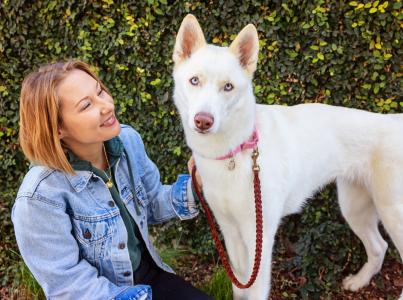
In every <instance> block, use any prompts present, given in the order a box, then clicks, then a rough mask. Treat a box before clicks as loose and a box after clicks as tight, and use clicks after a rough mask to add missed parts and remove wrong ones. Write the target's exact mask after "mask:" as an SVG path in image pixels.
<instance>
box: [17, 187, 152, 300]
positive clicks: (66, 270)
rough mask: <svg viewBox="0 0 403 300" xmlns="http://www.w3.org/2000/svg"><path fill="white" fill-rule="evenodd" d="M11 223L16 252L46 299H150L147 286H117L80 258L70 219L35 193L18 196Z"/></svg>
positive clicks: (62, 210) (50, 202) (62, 211)
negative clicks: (16, 245)
mask: <svg viewBox="0 0 403 300" xmlns="http://www.w3.org/2000/svg"><path fill="white" fill-rule="evenodd" d="M12 220H13V223H14V230H15V235H16V238H17V243H18V247H19V250H20V253H21V255H22V257H23V259H24V261H25V263H26V264H27V266H28V268H29V269H30V270H31V272H32V274H33V275H34V277H35V278H36V280H37V281H38V283H39V284H40V285H41V287H42V289H43V291H44V292H45V295H46V297H47V298H50V299H94V300H96V299H100V300H101V299H102V300H105V299H120V300H124V299H136V300H137V299H151V288H150V287H149V286H145V285H143V286H134V287H128V286H120V287H119V286H117V285H115V284H113V283H111V282H110V281H109V280H108V279H107V278H105V277H103V276H99V275H98V270H97V269H96V268H95V267H93V266H92V265H91V264H89V263H88V262H87V261H86V260H85V259H80V257H79V248H78V245H77V242H76V240H75V238H74V236H73V235H72V229H73V228H72V224H71V221H70V218H69V216H68V215H67V214H66V212H65V208H64V207H63V206H62V205H61V204H60V203H58V202H55V201H53V200H50V199H47V198H45V197H42V196H40V195H36V194H34V195H33V196H32V197H26V196H23V197H19V198H17V200H16V202H15V204H14V206H13V210H12ZM145 295H147V296H145ZM143 297H146V298H143Z"/></svg>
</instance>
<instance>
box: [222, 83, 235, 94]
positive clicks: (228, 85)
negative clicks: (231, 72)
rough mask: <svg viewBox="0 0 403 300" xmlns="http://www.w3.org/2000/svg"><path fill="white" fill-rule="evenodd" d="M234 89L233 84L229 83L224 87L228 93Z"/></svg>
mask: <svg viewBox="0 0 403 300" xmlns="http://www.w3.org/2000/svg"><path fill="white" fill-rule="evenodd" d="M233 88H234V86H233V85H232V83H229V82H227V83H226V84H225V85H224V91H226V92H229V91H232V90H233Z"/></svg>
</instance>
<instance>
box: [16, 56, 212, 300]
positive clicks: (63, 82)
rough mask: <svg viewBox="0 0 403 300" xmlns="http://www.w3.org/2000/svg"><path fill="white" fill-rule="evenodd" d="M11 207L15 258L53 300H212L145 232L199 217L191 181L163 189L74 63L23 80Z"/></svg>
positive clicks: (107, 100) (139, 145) (106, 96)
mask: <svg viewBox="0 0 403 300" xmlns="http://www.w3.org/2000/svg"><path fill="white" fill-rule="evenodd" d="M20 143H21V146H22V150H23V152H24V154H25V155H26V157H27V158H28V159H29V160H30V161H31V166H30V169H29V171H28V173H27V174H26V176H25V178H24V180H23V182H22V184H21V186H20V189H19V191H18V194H17V198H16V201H15V204H14V207H13V212H12V220H13V223H14V229H15V234H16V237H17V243H18V246H19V249H20V252H21V255H22V257H23V259H24V261H25V263H26V264H27V266H28V267H29V269H30V270H31V272H32V273H33V275H34V276H35V278H36V279H37V281H38V282H39V284H40V285H41V286H42V288H43V290H44V292H45V294H46V296H47V297H48V298H50V299H142V300H143V299H211V298H210V297H208V296H207V295H205V294H204V293H203V292H201V291H199V290H197V289H196V288H194V287H192V286H191V285H190V284H189V283H187V282H185V281H184V280H183V279H181V278H179V277H178V276H176V275H174V274H173V273H172V269H171V268H170V267H169V266H167V265H166V264H165V263H163V262H162V260H161V258H160V257H159V255H158V254H157V252H156V251H155V249H154V247H153V245H152V244H151V242H150V239H149V235H148V231H147V225H148V224H155V223H160V222H164V221H166V220H168V219H171V218H173V217H179V218H180V219H182V220H184V219H190V218H193V217H195V216H196V215H197V213H198V210H197V209H196V206H195V203H194V198H193V196H192V193H191V188H190V185H191V183H190V180H189V176H188V175H180V176H179V177H178V179H177V181H176V182H175V183H174V184H173V185H171V186H168V185H162V184H161V183H160V175H159V172H158V169H157V168H156V166H155V165H154V164H153V163H152V162H151V161H150V159H149V158H148V157H147V154H146V152H145V150H144V145H143V142H142V140H141V138H140V136H139V134H138V133H137V132H136V131H135V130H134V129H133V128H131V127H130V126H127V125H120V124H119V122H118V120H117V119H116V116H115V110H114V104H113V99H112V97H111V94H110V93H109V91H108V89H107V88H106V87H105V86H104V84H103V83H102V82H101V80H99V78H98V77H97V76H96V75H95V74H94V73H93V72H92V71H91V69H90V67H89V66H88V65H87V64H85V63H83V62H80V61H67V62H59V63H55V64H49V65H46V66H43V67H41V68H40V69H39V70H38V71H37V72H34V73H31V74H30V75H28V76H27V78H26V79H25V80H24V82H23V84H22V90H21V99H20Z"/></svg>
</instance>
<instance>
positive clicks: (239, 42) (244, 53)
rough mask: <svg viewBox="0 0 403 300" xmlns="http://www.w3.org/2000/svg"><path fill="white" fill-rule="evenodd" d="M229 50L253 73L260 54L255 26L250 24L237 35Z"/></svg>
mask: <svg viewBox="0 0 403 300" xmlns="http://www.w3.org/2000/svg"><path fill="white" fill-rule="evenodd" d="M229 50H230V51H231V52H232V53H234V54H235V56H236V57H237V58H238V60H239V63H240V64H241V66H242V67H243V68H244V69H245V70H246V71H247V72H248V73H249V74H250V75H252V74H253V72H255V70H256V64H257V60H258V55H259V38H258V35H257V30H256V28H255V26H253V25H252V24H249V25H247V26H245V28H244V29H242V31H241V32H240V33H239V34H238V35H237V37H236V38H235V40H234V41H233V42H232V43H231V46H230V47H229Z"/></svg>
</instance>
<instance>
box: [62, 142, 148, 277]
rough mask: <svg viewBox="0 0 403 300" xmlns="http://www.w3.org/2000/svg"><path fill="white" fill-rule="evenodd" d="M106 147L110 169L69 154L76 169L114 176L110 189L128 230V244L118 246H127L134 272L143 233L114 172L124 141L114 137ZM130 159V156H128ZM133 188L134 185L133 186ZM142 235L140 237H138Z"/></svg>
mask: <svg viewBox="0 0 403 300" xmlns="http://www.w3.org/2000/svg"><path fill="white" fill-rule="evenodd" d="M105 149H106V153H107V155H108V160H109V166H110V168H109V169H108V170H105V171H103V170H100V169H98V168H96V167H94V166H93V165H92V164H91V163H90V162H89V161H85V160H80V159H79V158H78V157H76V156H75V155H74V154H73V153H72V152H71V151H69V152H68V154H69V162H70V164H71V166H72V167H73V169H74V170H76V171H91V172H93V173H94V174H95V175H97V176H98V177H100V178H102V180H103V181H104V182H105V183H106V182H107V181H108V177H109V176H110V175H111V176H112V181H113V186H112V187H111V188H110V189H109V191H110V193H111V196H112V198H113V200H114V201H115V203H116V205H117V206H118V208H119V211H120V215H121V217H122V219H123V222H124V223H125V226H126V230H127V245H124V244H123V243H121V244H119V245H118V247H119V248H121V249H124V247H126V246H127V248H128V250H129V255H130V261H131V263H132V268H133V272H134V271H136V270H137V268H138V266H139V265H140V260H141V251H142V249H143V246H142V244H141V235H140V232H139V230H138V227H137V224H136V222H135V221H134V220H133V218H132V216H131V215H130V213H129V211H128V210H127V208H126V206H125V204H124V203H123V201H122V199H121V198H120V195H119V191H118V190H117V188H116V182H115V177H114V174H113V166H115V165H116V163H117V162H118V160H119V158H120V157H121V155H122V153H123V143H122V141H121V140H120V139H119V137H114V138H112V139H111V140H109V141H106V142H105ZM127 159H128V158H127ZM132 188H133V187H132ZM138 237H140V238H138Z"/></svg>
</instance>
